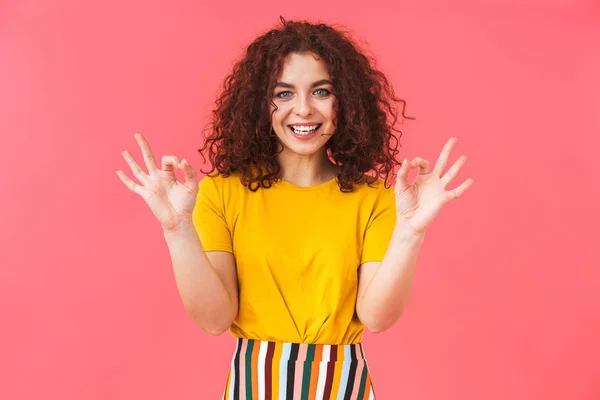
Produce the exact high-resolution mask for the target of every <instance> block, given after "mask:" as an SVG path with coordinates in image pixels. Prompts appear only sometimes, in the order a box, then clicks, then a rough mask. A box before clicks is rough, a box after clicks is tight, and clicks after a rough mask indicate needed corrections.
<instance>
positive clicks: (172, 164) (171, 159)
mask: <svg viewBox="0 0 600 400" xmlns="http://www.w3.org/2000/svg"><path fill="white" fill-rule="evenodd" d="M180 162H181V161H180V160H179V157H177V156H163V157H162V161H161V167H162V170H163V171H167V172H173V173H174V168H179V167H178V165H179V163H180Z"/></svg>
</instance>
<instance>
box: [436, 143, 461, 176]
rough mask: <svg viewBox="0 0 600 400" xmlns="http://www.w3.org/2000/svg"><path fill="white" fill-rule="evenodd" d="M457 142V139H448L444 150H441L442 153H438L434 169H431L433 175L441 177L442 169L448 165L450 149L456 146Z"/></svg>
mask: <svg viewBox="0 0 600 400" xmlns="http://www.w3.org/2000/svg"><path fill="white" fill-rule="evenodd" d="M457 140H458V138H455V137H453V138H450V139H449V140H448V141H447V142H446V144H445V145H444V148H443V149H442V152H441V153H440V156H439V157H438V159H437V162H436V163H435V167H433V173H434V174H435V176H442V174H443V173H444V169H445V168H446V165H447V164H448V158H449V157H450V153H451V152H452V148H453V147H454V145H455V144H456V141H457Z"/></svg>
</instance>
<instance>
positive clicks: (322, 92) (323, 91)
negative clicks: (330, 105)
mask: <svg viewBox="0 0 600 400" xmlns="http://www.w3.org/2000/svg"><path fill="white" fill-rule="evenodd" d="M319 92H321V93H320V94H319V95H320V96H328V95H330V94H331V92H330V91H329V90H327V89H323V88H321V89H317V90H315V93H317V94H318V93H319Z"/></svg>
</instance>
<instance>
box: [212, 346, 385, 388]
mask: <svg viewBox="0 0 600 400" xmlns="http://www.w3.org/2000/svg"><path fill="white" fill-rule="evenodd" d="M223 399H224V400H363V399H364V400H373V399H375V393H374V391H373V384H372V382H371V375H370V374H369V369H368V367H367V361H366V359H365V356H364V353H363V347H362V344H360V343H359V344H346V345H323V344H297V343H277V342H265V341H258V340H249V339H240V338H238V339H236V350H235V353H234V355H233V358H232V360H231V369H230V371H229V377H228V378H227V386H226V388H225V393H223Z"/></svg>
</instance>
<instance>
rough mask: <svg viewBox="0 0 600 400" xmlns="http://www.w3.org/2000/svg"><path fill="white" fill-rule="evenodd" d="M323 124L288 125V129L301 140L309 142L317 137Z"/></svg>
mask: <svg viewBox="0 0 600 400" xmlns="http://www.w3.org/2000/svg"><path fill="white" fill-rule="evenodd" d="M321 125H322V124H315V125H311V126H299V125H288V126H287V128H288V129H289V130H290V132H291V133H292V134H293V135H294V137H296V138H297V139H300V140H308V139H312V138H313V137H315V136H316V135H317V134H318V132H319V129H320V128H321Z"/></svg>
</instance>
